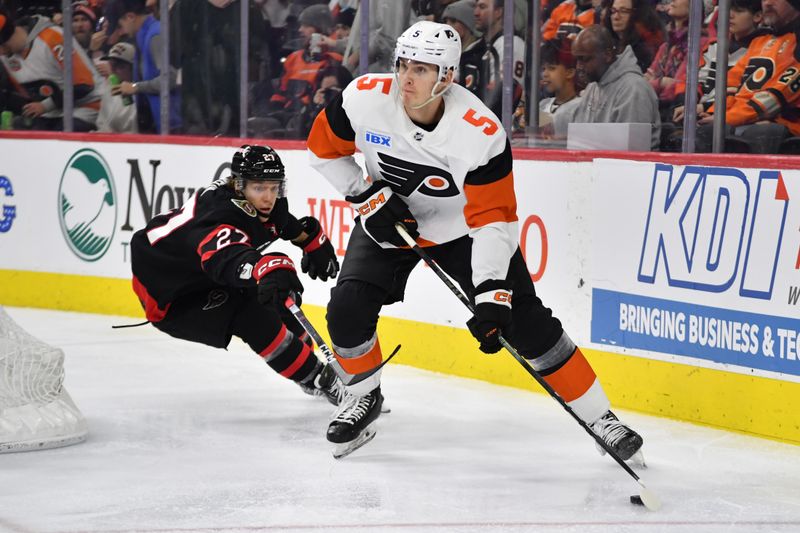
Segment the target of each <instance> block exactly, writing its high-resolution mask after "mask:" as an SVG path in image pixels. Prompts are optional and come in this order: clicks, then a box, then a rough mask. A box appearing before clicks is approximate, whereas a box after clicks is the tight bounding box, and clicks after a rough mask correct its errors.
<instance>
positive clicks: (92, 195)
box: [58, 148, 117, 261]
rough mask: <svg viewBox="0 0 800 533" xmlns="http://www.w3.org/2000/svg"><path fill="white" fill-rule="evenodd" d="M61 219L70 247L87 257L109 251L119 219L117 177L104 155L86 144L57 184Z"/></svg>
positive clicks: (91, 259) (97, 256)
mask: <svg viewBox="0 0 800 533" xmlns="http://www.w3.org/2000/svg"><path fill="white" fill-rule="evenodd" d="M58 203H59V205H58V207H59V222H60V223H61V232H62V233H63V234H64V238H65V239H66V241H67V244H68V245H69V248H70V250H72V252H73V253H74V254H75V255H77V256H78V257H80V258H81V259H83V260H84V261H97V260H98V259H100V258H101V257H103V255H105V253H106V252H107V251H108V248H109V246H111V240H112V238H113V237H114V228H115V226H116V223H117V195H116V192H115V190H114V180H113V178H112V176H111V171H110V170H109V168H108V164H107V163H106V161H105V159H103V157H102V156H101V155H100V154H99V153H97V152H95V151H94V150H91V149H88V148H85V149H83V150H79V151H77V152H76V153H75V154H73V156H72V157H71V158H70V160H69V162H68V163H67V165H66V166H65V167H64V172H63V173H62V174H61V183H60V184H59V187H58Z"/></svg>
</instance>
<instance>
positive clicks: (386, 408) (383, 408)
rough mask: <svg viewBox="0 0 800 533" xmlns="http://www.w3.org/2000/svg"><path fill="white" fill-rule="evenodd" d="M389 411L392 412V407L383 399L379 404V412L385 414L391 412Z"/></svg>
mask: <svg viewBox="0 0 800 533" xmlns="http://www.w3.org/2000/svg"><path fill="white" fill-rule="evenodd" d="M391 412H392V408H391V407H389V406H388V405H386V402H385V401H384V402H383V403H382V404H381V413H383V414H386V413H391Z"/></svg>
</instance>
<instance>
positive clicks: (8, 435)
mask: <svg viewBox="0 0 800 533" xmlns="http://www.w3.org/2000/svg"><path fill="white" fill-rule="evenodd" d="M63 383H64V352H63V351H62V350H61V349H60V348H54V347H52V346H50V345H48V344H45V343H44V342H42V341H40V340H39V339H37V338H36V337H34V336H33V335H31V334H30V333H28V332H26V331H25V330H23V329H22V328H21V327H20V326H19V325H18V324H17V323H16V322H14V320H12V318H11V317H10V316H9V315H8V314H7V313H6V312H5V310H4V309H3V308H2V307H0V453H8V452H22V451H32V450H44V449H47V448H57V447H61V446H69V445H70V444H76V443H79V442H83V441H84V440H86V436H87V434H88V428H87V426H86V420H85V419H84V418H83V415H82V414H81V412H80V410H79V409H78V408H77V406H76V405H75V403H74V402H73V401H72V398H71V397H70V395H69V393H67V391H66V389H65V388H64V385H63Z"/></svg>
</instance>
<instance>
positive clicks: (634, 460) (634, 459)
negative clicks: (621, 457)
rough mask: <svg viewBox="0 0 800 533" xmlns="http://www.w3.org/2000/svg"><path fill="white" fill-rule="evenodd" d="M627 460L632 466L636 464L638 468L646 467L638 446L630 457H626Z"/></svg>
mask: <svg viewBox="0 0 800 533" xmlns="http://www.w3.org/2000/svg"><path fill="white" fill-rule="evenodd" d="M628 462H629V463H631V464H632V465H633V466H638V467H639V468H647V463H646V462H645V460H644V454H643V453H642V449H641V448H639V450H638V451H637V452H636V453H635V454H633V455H631V458H630V459H628Z"/></svg>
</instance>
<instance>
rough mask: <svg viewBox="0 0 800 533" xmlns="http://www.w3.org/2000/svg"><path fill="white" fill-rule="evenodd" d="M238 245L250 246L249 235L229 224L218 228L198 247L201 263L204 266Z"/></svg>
mask: <svg viewBox="0 0 800 533" xmlns="http://www.w3.org/2000/svg"><path fill="white" fill-rule="evenodd" d="M237 244H238V245H246V246H250V237H249V236H248V235H247V233H245V232H244V231H242V230H240V229H239V228H235V227H233V226H231V225H228V224H221V225H219V226H217V227H216V228H214V229H213V230H212V231H210V232H209V233H208V235H206V237H205V238H204V239H203V240H202V241H201V242H200V244H199V245H198V246H197V255H199V256H200V263H201V264H204V263H205V262H206V261H208V260H209V259H211V258H212V257H213V256H214V254H215V253H217V252H218V251H220V250H222V249H223V248H227V247H228V246H232V245H237Z"/></svg>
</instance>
